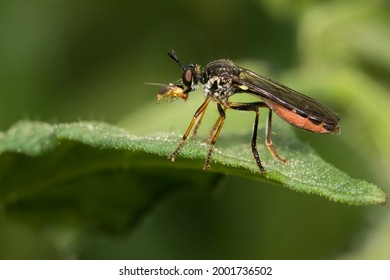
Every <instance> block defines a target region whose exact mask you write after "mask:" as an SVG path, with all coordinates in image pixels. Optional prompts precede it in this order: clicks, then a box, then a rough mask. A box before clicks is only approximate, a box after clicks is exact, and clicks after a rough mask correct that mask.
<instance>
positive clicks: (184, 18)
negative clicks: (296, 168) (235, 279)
mask: <svg viewBox="0 0 390 280" xmlns="http://www.w3.org/2000/svg"><path fill="white" fill-rule="evenodd" d="M0 38H1V40H0V130H2V131H4V130H6V129H8V127H9V126H10V125H11V124H13V123H14V122H16V121H17V120H20V119H32V120H41V121H47V122H52V123H56V122H73V121H77V120H98V121H106V122H109V123H113V124H116V123H120V124H121V125H122V126H124V127H126V128H127V129H128V130H129V131H130V132H132V133H141V132H148V131H142V129H141V128H142V127H144V125H143V124H141V125H140V124H138V126H137V128H136V127H134V128H133V127H132V125H131V124H132V123H134V122H138V123H139V122H140V121H139V120H140V119H141V120H142V117H140V114H141V116H142V114H145V112H147V114H148V116H147V118H145V119H147V120H148V122H153V121H155V122H156V123H157V125H154V127H158V121H159V119H160V117H161V116H160V115H159V114H161V112H163V110H162V109H161V108H160V107H161V106H163V107H162V108H163V109H164V110H167V111H170V110H173V108H175V107H174V106H170V105H176V103H175V104H160V105H158V106H157V105H155V94H156V91H157V88H155V87H152V86H147V85H145V84H144V83H145V82H162V83H167V82H174V81H176V80H177V79H178V78H180V71H179V68H178V67H177V65H175V64H174V63H173V61H171V60H170V59H169V58H168V56H167V55H166V52H167V51H169V50H170V49H172V48H174V49H175V50H176V51H177V53H178V55H179V57H180V59H181V60H182V62H183V63H190V62H196V63H199V64H201V65H205V64H207V63H208V62H210V61H212V60H215V59H218V58H230V59H232V60H233V61H235V62H236V63H237V64H239V65H240V66H243V67H245V68H249V69H251V70H253V71H255V72H258V73H261V74H264V75H266V76H269V77H272V78H273V79H276V80H278V81H280V82H282V83H284V84H286V85H288V86H290V87H292V88H294V89H296V90H298V91H301V92H304V93H305V94H307V95H310V96H312V97H314V98H316V99H318V100H320V101H322V102H323V103H325V104H327V105H328V106H329V107H331V108H333V109H334V110H335V111H336V112H338V113H339V114H340V116H341V129H342V132H341V135H339V136H333V135H332V136H319V135H314V134H310V133H307V132H303V131H299V130H298V129H296V130H295V132H296V133H297V135H298V136H299V137H300V138H301V139H302V141H306V142H309V143H310V145H312V146H313V147H315V148H316V150H317V151H318V153H319V154H320V155H321V156H322V157H323V158H324V159H326V160H327V161H329V162H331V163H332V164H334V165H335V166H336V167H338V168H340V169H342V170H344V171H346V172H347V173H348V174H350V175H351V176H352V177H355V178H361V179H364V180H367V181H369V182H372V183H375V184H377V185H378V186H380V187H381V188H382V189H383V190H384V191H386V192H387V193H389V191H390V186H389V180H390V175H389V174H390V172H389V170H390V169H389V167H390V145H389V141H390V125H389V123H388V120H389V116H390V113H389V111H388V110H389V109H388V108H390V98H389V97H390V96H389V94H390V48H389V46H390V4H389V1H386V0H382V1H380V0H374V1H370V0H367V1H364V0H343V1H315V0H300V1H288V0H257V1H255V0H253V1H209V0H197V1H142V2H134V1H68V0H50V1H49V0H41V1H38V0H37V1H21V0H14V1H1V2H0ZM193 100H194V99H191V97H190V98H189V100H188V101H187V103H191V101H193ZM178 102H181V101H178ZM196 102H197V103H196V104H191V106H194V108H196V107H197V106H199V105H200V104H199V99H197V101H196ZM150 106H155V107H156V111H155V113H154V111H153V110H152V109H150V108H154V107H150ZM157 107H159V109H157ZM145 108H147V109H145ZM191 108H192V107H191ZM157 112H159V113H157ZM153 114H155V115H153ZM192 114H193V110H192V109H189V110H188V115H185V116H181V117H182V118H183V119H186V121H187V119H188V120H189V119H190V118H191V116H192ZM276 119H277V118H275V121H276V122H281V121H280V120H276ZM236 121H237V120H236ZM238 122H239V121H238ZM147 126H148V124H145V127H147ZM140 127H141V128H140ZM185 128H186V126H185V125H183V127H182V130H183V132H184V130H185ZM239 128H240V129H241V127H239ZM248 133H250V126H248ZM389 236H390V211H389V206H388V205H385V206H370V207H351V206H346V205H340V204H336V203H333V202H328V201H326V200H325V199H322V198H319V197H316V196H308V195H306V194H300V193H294V192H291V191H288V190H286V189H284V188H280V187H275V186H274V185H268V184H264V183H261V182H258V181H251V180H246V179H242V178H235V177H230V176H225V177H223V178H222V179H221V180H220V181H219V182H218V184H217V186H216V188H215V190H214V191H212V192H211V193H210V192H207V193H203V192H199V191H191V190H188V189H187V190H184V191H183V192H179V193H175V194H173V195H171V196H169V197H168V198H166V199H164V200H162V201H160V202H159V203H158V204H157V205H156V206H155V207H154V208H153V209H152V210H151V211H150V212H149V213H148V215H145V217H144V218H143V219H142V220H141V221H139V222H138V223H137V225H136V226H135V227H134V228H133V229H132V230H131V231H129V232H127V233H124V234H122V235H120V236H118V235H110V234H109V233H105V232H100V231H97V230H92V229H83V228H82V227H81V228H78V229H74V228H61V229H58V227H55V228H52V227H51V225H47V226H45V227H42V226H41V225H39V226H36V227H34V226H33V227H32V226H30V225H27V224H24V223H23V222H21V221H19V220H13V219H12V218H8V217H7V215H6V213H4V212H2V214H1V218H0V248H1V250H0V258H91V259H95V258H103V259H104V258H129V259H131V258H134V259H156V258H170V259H181V258H190V259H191V258H205V259H212V258H220V259H225V258H227V259H252V258H255V259H329V258H331V259H333V258H336V259H337V258H341V259H344V258H347V259H389V258H390V237H389Z"/></svg>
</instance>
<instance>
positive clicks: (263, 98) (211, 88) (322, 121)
mask: <svg viewBox="0 0 390 280" xmlns="http://www.w3.org/2000/svg"><path fill="white" fill-rule="evenodd" d="M168 55H169V57H170V58H172V59H173V60H174V61H175V62H176V63H177V64H178V65H179V66H180V68H181V69H182V71H183V72H182V78H181V81H179V82H177V83H175V84H172V83H171V84H166V85H163V86H162V88H161V89H160V91H159V93H158V95H157V101H160V100H161V99H164V98H171V99H172V100H174V99H177V98H181V99H184V100H187V98H188V94H189V93H190V92H191V91H194V90H195V89H196V88H197V86H198V85H199V84H201V85H202V86H203V89H204V94H205V96H206V99H205V101H204V102H203V104H202V105H201V106H200V107H199V109H198V110H197V111H196V112H195V114H194V115H193V117H192V120H191V122H190V124H189V126H188V128H187V130H186V132H185V133H184V135H183V137H182V138H181V141H180V143H179V144H178V146H177V148H176V149H175V150H174V151H173V152H172V153H171V154H170V155H169V156H168V158H169V159H170V160H172V161H174V160H175V159H176V157H177V155H178V154H179V152H180V150H181V148H182V147H183V145H184V143H185V141H186V139H187V138H188V136H189V134H190V133H191V130H193V135H196V133H197V130H198V127H199V125H200V123H201V121H202V118H203V116H204V113H205V111H206V108H207V106H208V105H209V104H210V102H211V101H214V102H215V103H216V104H217V109H218V113H219V117H218V119H217V121H216V122H215V124H214V126H213V127H212V129H211V131H210V133H209V137H208V140H207V142H208V144H209V149H208V153H207V157H206V160H205V163H204V166H203V168H204V169H209V168H210V162H211V157H212V154H213V151H214V146H215V143H216V141H217V138H218V136H219V134H220V132H221V130H222V127H223V125H224V123H225V119H226V113H225V111H226V110H227V109H233V110H239V111H252V112H254V114H255V120H254V125H253V132H252V140H251V149H252V154H253V157H254V160H255V162H256V164H257V166H258V168H259V170H260V172H261V173H264V172H266V170H265V168H264V167H263V165H262V163H261V160H260V155H259V152H258V151H257V148H256V145H257V130H258V124H259V109H260V108H266V109H268V118H267V121H266V127H265V144H266V146H267V148H268V150H269V151H270V153H271V155H272V156H273V157H274V158H275V159H277V160H279V161H281V162H283V163H285V162H287V160H286V159H284V158H283V157H281V156H280V155H279V153H278V152H277V150H276V148H275V146H274V144H273V143H272V139H271V128H272V112H275V113H276V114H277V115H278V116H279V117H280V118H282V119H283V120H285V121H287V122H288V123H290V124H292V125H293V126H296V127H298V128H302V129H305V130H308V131H310V132H315V133H338V132H339V131H340V128H339V126H338V123H339V120H340V117H339V116H338V115H337V114H336V113H334V112H333V111H332V110H331V109H329V108H328V107H326V106H324V105H322V104H321V103H319V102H318V101H316V100H314V99H313V98H311V97H308V96H306V95H303V94H302V93H299V92H297V91H295V90H293V89H291V88H289V87H287V86H285V85H282V84H280V83H278V82H275V81H273V80H271V79H269V78H266V77H263V76H261V75H259V74H256V73H254V72H252V71H250V70H248V69H245V68H242V67H239V66H237V65H235V64H234V63H233V62H232V61H230V60H228V59H219V60H215V61H212V62H210V63H209V64H207V65H206V67H204V68H203V69H202V68H201V67H200V66H199V65H197V64H189V65H187V66H185V65H183V64H182V63H181V62H180V60H179V58H178V57H177V55H176V52H175V51H174V50H172V51H171V52H170V53H168ZM243 93H245V94H250V95H252V96H255V97H258V98H259V101H258V102H248V103H245V102H230V101H229V97H231V96H233V95H235V94H243Z"/></svg>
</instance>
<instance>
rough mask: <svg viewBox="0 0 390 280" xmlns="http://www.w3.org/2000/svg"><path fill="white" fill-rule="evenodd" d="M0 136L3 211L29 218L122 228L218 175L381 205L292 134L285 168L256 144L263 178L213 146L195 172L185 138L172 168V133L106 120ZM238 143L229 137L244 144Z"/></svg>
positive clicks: (202, 149)
mask: <svg viewBox="0 0 390 280" xmlns="http://www.w3.org/2000/svg"><path fill="white" fill-rule="evenodd" d="M0 137H1V138H0V154H1V157H0V180H1V186H0V201H1V204H2V205H3V209H5V211H7V213H8V214H17V215H19V216H28V217H29V218H33V216H34V213H36V212H39V213H41V214H42V215H44V216H45V217H46V216H47V218H57V219H58V214H59V213H61V214H62V215H63V216H64V217H65V220H67V219H68V220H75V221H76V222H85V221H88V223H89V224H92V225H97V226H101V227H103V228H106V229H108V230H110V231H121V230H123V229H126V228H128V227H131V226H132V225H134V223H136V222H137V221H138V219H139V218H140V216H141V214H142V213H144V212H146V211H147V210H148V209H150V207H153V205H154V204H155V203H156V202H157V201H158V200H159V199H161V198H162V197H163V196H164V195H167V194H169V193H171V192H172V191H179V190H180V189H182V188H187V187H188V186H190V187H191V186H192V187H198V188H199V190H202V189H203V190H207V189H208V188H212V186H213V184H215V182H216V181H215V180H218V178H219V176H220V175H218V174H219V173H224V174H232V175H236V176H244V177H249V178H253V179H257V180H261V181H264V180H269V181H272V182H276V183H281V184H282V185H284V186H286V187H288V188H290V189H292V190H296V191H301V192H306V193H313V194H318V195H322V196H324V197H327V198H328V199H330V200H333V201H337V202H342V203H348V204H352V205H368V204H376V203H384V202H385V201H386V196H385V194H384V193H383V192H382V191H381V190H380V189H379V188H377V187H376V186H375V185H373V184H370V183H367V182H364V181H360V180H356V179H351V178H350V177H349V176H348V175H346V174H345V173H343V172H342V171H339V170H337V169H336V168H335V167H333V166H331V165H330V164H329V163H326V162H324V161H323V160H322V159H321V158H320V157H319V156H317V155H316V154H315V153H314V151H313V150H312V149H311V148H310V147H308V146H307V145H304V144H302V143H299V142H298V141H296V140H294V141H292V140H291V137H289V138H290V139H289V140H287V139H284V140H283V141H285V143H284V146H283V147H281V149H280V152H281V153H282V154H283V155H284V156H285V157H287V158H289V162H288V164H281V163H279V162H276V161H275V160H273V159H272V158H271V157H270V156H269V155H267V154H268V153H266V151H264V147H262V146H263V145H259V146H260V151H261V154H262V155H264V156H263V162H264V165H265V166H266V167H267V169H268V172H267V173H266V174H265V175H261V174H260V173H259V172H258V169H257V166H256V165H255V163H254V162H253V159H252V156H251V153H250V149H249V147H248V145H245V144H234V145H233V146H231V147H222V148H219V149H218V150H217V152H216V153H215V156H214V162H213V166H212V171H213V172H206V171H202V170H201V167H202V162H203V160H204V157H205V153H206V150H207V147H206V145H205V144H203V143H202V142H201V141H189V143H188V144H187V145H186V146H184V148H183V149H182V152H181V154H180V157H179V158H178V159H177V161H176V162H175V163H171V162H170V161H169V160H167V159H166V156H167V155H168V154H169V153H170V152H171V151H172V150H173V149H174V148H175V146H176V144H177V142H178V139H179V136H178V135H174V134H154V135H148V136H134V135H131V134H130V133H129V132H128V131H126V130H125V129H123V128H119V127H116V126H112V125H109V124H106V123H98V122H78V123H70V124H57V125H50V124H47V123H41V122H30V121H22V122H19V123H17V124H15V125H14V126H13V127H11V128H10V129H9V130H8V131H7V132H5V133H4V134H3V135H2V136H0ZM239 138H241V136H240V135H231V136H230V138H229V139H230V141H231V142H233V143H234V142H236V143H244V142H245V141H243V140H242V139H239ZM259 187H261V183H260V182H259ZM243 191H245V189H243ZM69 209H72V210H73V211H74V213H69ZM124 209H126V211H124ZM49 210H50V211H49ZM75 213H78V214H77V215H74V214H75ZM41 217H42V216H41ZM113 217H115V219H113Z"/></svg>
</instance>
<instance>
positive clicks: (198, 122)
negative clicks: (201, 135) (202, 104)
mask: <svg viewBox="0 0 390 280" xmlns="http://www.w3.org/2000/svg"><path fill="white" fill-rule="evenodd" d="M205 112H206V108H205V109H204V110H203V111H202V112H201V113H200V115H199V117H198V120H197V121H196V124H195V127H194V129H193V130H192V138H195V137H196V134H197V133H198V129H199V126H200V124H201V123H202V119H203V116H204V113H205Z"/></svg>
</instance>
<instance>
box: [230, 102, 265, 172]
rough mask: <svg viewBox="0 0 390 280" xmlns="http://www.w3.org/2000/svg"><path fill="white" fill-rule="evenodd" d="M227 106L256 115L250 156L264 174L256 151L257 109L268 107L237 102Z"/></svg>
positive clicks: (257, 103)
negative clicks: (251, 155)
mask: <svg viewBox="0 0 390 280" xmlns="http://www.w3.org/2000/svg"><path fill="white" fill-rule="evenodd" d="M226 105H227V108H231V109H234V110H241V111H254V112H255V113H256V117H255V122H254V124H253V132H252V140H251V148H252V154H253V157H254V159H255V161H256V164H257V166H258V167H259V169H260V172H261V173H265V172H266V170H265V168H264V167H263V165H262V164H261V160H260V155H259V152H258V151H257V147H256V146H257V128H258V125H259V108H261V107H267V108H268V106H267V105H266V104H265V103H264V102H253V103H239V102H229V103H228V104H226Z"/></svg>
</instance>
